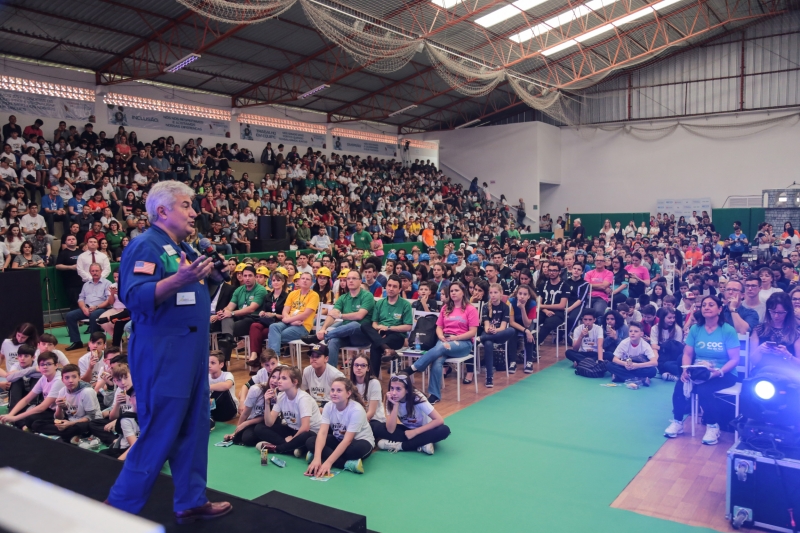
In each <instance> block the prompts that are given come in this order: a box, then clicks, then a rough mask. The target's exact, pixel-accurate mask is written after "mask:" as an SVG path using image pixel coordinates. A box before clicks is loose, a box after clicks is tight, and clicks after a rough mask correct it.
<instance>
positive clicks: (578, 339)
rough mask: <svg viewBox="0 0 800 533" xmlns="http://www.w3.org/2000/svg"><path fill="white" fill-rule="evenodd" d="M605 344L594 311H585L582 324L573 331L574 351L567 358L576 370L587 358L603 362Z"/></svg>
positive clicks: (569, 351) (568, 352)
mask: <svg viewBox="0 0 800 533" xmlns="http://www.w3.org/2000/svg"><path fill="white" fill-rule="evenodd" d="M604 342H605V337H604V336H603V328H601V327H600V326H598V325H597V324H595V315H594V309H591V308H590V309H584V310H583V314H582V316H581V323H580V324H578V325H577V326H575V329H574V330H573V331H572V349H570V350H567V351H566V354H565V356H566V358H567V359H569V360H570V361H572V363H573V367H575V368H577V366H578V363H580V362H581V361H583V360H584V359H586V358H587V357H590V358H593V359H594V358H596V359H597V360H598V361H603V360H604V359H603V343H604Z"/></svg>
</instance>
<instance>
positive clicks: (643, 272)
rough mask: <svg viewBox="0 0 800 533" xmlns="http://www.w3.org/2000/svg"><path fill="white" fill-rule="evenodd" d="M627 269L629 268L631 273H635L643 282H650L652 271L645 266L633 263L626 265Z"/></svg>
mask: <svg viewBox="0 0 800 533" xmlns="http://www.w3.org/2000/svg"><path fill="white" fill-rule="evenodd" d="M625 270H627V271H628V272H629V273H630V274H633V275H634V276H636V277H637V278H639V279H640V280H642V281H643V282H645V283H650V272H649V271H648V270H647V268H645V267H643V266H638V267H636V266H633V265H628V266H626V267H625Z"/></svg>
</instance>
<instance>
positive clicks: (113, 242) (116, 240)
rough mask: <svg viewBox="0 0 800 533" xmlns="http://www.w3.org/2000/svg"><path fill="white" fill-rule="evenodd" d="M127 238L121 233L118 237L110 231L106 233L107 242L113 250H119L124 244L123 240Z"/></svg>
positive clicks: (118, 233)
mask: <svg viewBox="0 0 800 533" xmlns="http://www.w3.org/2000/svg"><path fill="white" fill-rule="evenodd" d="M123 238H125V232H124V231H119V232H117V234H116V235H114V234H113V233H111V232H110V231H109V232H108V233H106V240H107V241H108V247H109V248H111V249H112V250H113V249H114V248H119V247H120V245H121V244H122V239H123Z"/></svg>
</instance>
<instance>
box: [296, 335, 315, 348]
mask: <svg viewBox="0 0 800 533" xmlns="http://www.w3.org/2000/svg"><path fill="white" fill-rule="evenodd" d="M300 342H302V343H303V344H306V345H308V346H311V345H312V344H319V339H318V338H317V336H316V335H304V336H302V337H300Z"/></svg>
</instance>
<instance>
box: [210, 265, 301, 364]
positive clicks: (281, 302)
mask: <svg viewBox="0 0 800 533" xmlns="http://www.w3.org/2000/svg"><path fill="white" fill-rule="evenodd" d="M270 279H271V285H272V290H271V291H269V292H268V293H267V296H266V297H265V298H264V301H263V302H262V304H261V309H260V310H258V319H256V320H254V321H253V323H252V324H250V332H249V334H250V359H249V360H248V361H247V364H248V365H249V366H251V367H256V368H257V367H258V364H259V357H258V351H259V349H260V348H261V345H262V343H263V342H264V339H265V338H266V337H267V335H268V334H269V327H270V326H271V325H272V324H274V323H275V322H276V321H278V320H281V319H282V317H283V308H284V306H285V305H286V298H287V297H288V293H287V291H286V277H285V276H284V275H283V274H282V273H280V272H272V277H271V278H270ZM212 318H213V317H212ZM273 353H274V352H273ZM251 372H252V370H251Z"/></svg>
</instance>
